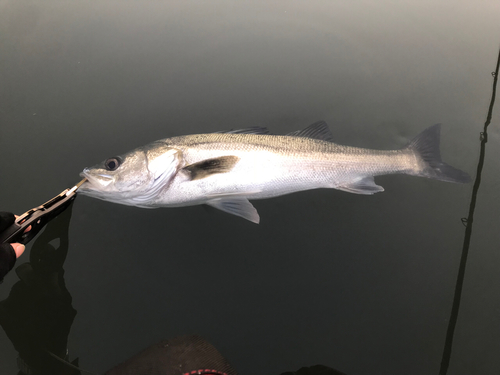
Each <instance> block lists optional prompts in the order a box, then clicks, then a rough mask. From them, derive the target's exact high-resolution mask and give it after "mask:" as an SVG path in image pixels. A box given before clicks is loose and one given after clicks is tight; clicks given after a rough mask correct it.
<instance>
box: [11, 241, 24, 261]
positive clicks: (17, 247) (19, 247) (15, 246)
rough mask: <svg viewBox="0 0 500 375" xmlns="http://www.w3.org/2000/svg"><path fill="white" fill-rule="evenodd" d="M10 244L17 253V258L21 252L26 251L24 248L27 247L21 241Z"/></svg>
mask: <svg viewBox="0 0 500 375" xmlns="http://www.w3.org/2000/svg"><path fill="white" fill-rule="evenodd" d="M10 245H11V246H12V248H13V249H14V252H15V253H16V258H19V257H20V256H21V254H22V253H24V249H26V247H25V246H24V245H23V244H20V243H11V244H10Z"/></svg>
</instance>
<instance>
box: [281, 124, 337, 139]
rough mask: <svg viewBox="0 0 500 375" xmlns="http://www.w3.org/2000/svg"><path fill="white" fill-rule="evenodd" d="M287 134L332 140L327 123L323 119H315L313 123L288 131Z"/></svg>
mask: <svg viewBox="0 0 500 375" xmlns="http://www.w3.org/2000/svg"><path fill="white" fill-rule="evenodd" d="M287 135H289V136H291V137H305V138H313V139H319V140H322V141H328V142H333V135H332V132H331V131H330V129H329V128H328V124H327V123H326V122H324V121H317V122H315V123H314V124H311V125H309V126H308V127H307V128H305V129H302V130H297V131H294V132H291V133H288V134H287Z"/></svg>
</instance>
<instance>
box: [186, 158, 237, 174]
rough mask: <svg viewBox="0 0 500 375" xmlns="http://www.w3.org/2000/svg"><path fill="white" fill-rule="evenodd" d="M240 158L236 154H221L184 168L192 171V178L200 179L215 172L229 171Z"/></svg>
mask: <svg viewBox="0 0 500 375" xmlns="http://www.w3.org/2000/svg"><path fill="white" fill-rule="evenodd" d="M239 160H240V158H239V157H237V156H234V155H227V156H220V157H218V158H212V159H205V160H202V161H199V162H197V163H193V164H189V165H187V166H185V167H184V168H182V169H183V170H185V171H188V172H189V173H190V176H191V180H200V179H202V178H205V177H208V176H211V175H213V174H217V173H226V172H229V171H230V170H231V169H233V167H234V166H235V164H236V163H237V162H238V161H239Z"/></svg>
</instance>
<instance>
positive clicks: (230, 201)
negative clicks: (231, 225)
mask: <svg viewBox="0 0 500 375" xmlns="http://www.w3.org/2000/svg"><path fill="white" fill-rule="evenodd" d="M207 204H208V205H210V206H212V207H215V208H217V209H219V210H221V211H224V212H227V213H228V214H231V215H236V216H240V217H242V218H244V219H247V220H250V221H251V222H252V223H255V224H259V221H260V217H259V214H258V212H257V210H256V209H255V207H254V206H252V204H251V203H250V202H249V201H248V199H246V198H243V197H237V196H231V197H224V198H214V199H211V200H209V201H208V202H207Z"/></svg>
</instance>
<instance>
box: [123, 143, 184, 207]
mask: <svg viewBox="0 0 500 375" xmlns="http://www.w3.org/2000/svg"><path fill="white" fill-rule="evenodd" d="M153 145H154V147H151V148H148V150H145V154H146V161H147V169H148V172H149V185H148V186H146V187H145V188H144V189H141V191H140V193H139V192H138V193H139V194H137V195H135V196H133V197H131V200H132V204H133V205H135V206H139V207H150V205H149V204H148V203H152V202H153V201H154V199H155V198H156V197H157V196H158V194H159V193H160V191H162V190H165V189H168V186H169V185H170V182H171V181H172V179H173V178H174V177H175V175H176V174H177V171H178V170H179V168H181V167H182V165H181V163H182V152H181V151H180V150H178V149H175V148H172V147H168V146H165V145H163V144H162V143H157V144H152V145H151V146H153Z"/></svg>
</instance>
